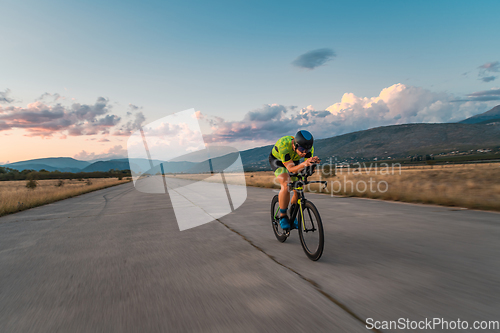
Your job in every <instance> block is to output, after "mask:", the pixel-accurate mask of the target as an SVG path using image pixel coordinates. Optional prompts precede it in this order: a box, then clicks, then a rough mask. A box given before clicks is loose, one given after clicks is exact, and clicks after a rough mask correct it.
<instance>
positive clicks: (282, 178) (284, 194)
mask: <svg viewBox="0 0 500 333" xmlns="http://www.w3.org/2000/svg"><path fill="white" fill-rule="evenodd" d="M284 169H285V170H286V168H284ZM277 178H278V181H279V183H280V185H281V190H280V193H279V195H278V199H279V203H280V209H287V208H288V203H289V202H290V192H288V183H289V182H290V175H289V174H288V170H287V171H284V172H283V173H281V174H279V175H278V176H277ZM285 215H286V214H281V216H285Z"/></svg>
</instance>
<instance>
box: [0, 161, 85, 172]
mask: <svg viewBox="0 0 500 333" xmlns="http://www.w3.org/2000/svg"><path fill="white" fill-rule="evenodd" d="M4 166H5V167H7V168H11V169H15V170H18V171H23V170H26V169H28V170H35V171H40V170H46V171H61V172H80V171H81V169H77V168H61V167H53V166H49V165H46V164H36V163H27V164H15V165H11V164H7V165H4Z"/></svg>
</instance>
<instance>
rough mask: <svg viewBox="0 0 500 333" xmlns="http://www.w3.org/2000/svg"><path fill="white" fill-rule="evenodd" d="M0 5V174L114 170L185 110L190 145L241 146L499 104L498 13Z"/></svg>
mask: <svg viewBox="0 0 500 333" xmlns="http://www.w3.org/2000/svg"><path fill="white" fill-rule="evenodd" d="M0 6H1V8H2V13H3V15H2V19H1V20H0V31H1V32H2V33H1V34H0V48H1V52H0V164H5V163H8V162H15V161H21V160H28V159H34V158H44V157H62V156H67V157H73V158H76V159H81V160H92V159H97V158H110V157H118V156H122V157H124V156H127V140H128V138H129V137H130V135H132V134H133V133H134V132H135V131H137V130H138V129H140V128H142V127H143V126H145V125H146V124H148V123H151V122H154V121H156V120H158V119H161V118H162V117H165V116H167V115H171V114H173V113H175V112H179V111H183V110H187V109H191V108H194V109H195V110H196V117H197V119H198V121H199V123H200V127H201V130H202V132H203V138H204V140H205V142H207V143H210V144H214V145H230V146H234V147H236V148H238V149H248V148H252V147H257V146H262V145H266V144H270V143H274V142H275V141H276V140H277V139H278V138H279V137H281V136H283V135H293V134H294V133H295V132H296V131H297V130H298V129H306V130H309V131H311V133H313V135H314V137H315V138H326V137H332V136H335V135H340V134H344V133H348V132H352V131H358V130H364V129H368V128H373V127H378V126H386V125H392V124H402V123H415V122H428V123H433V122H455V121H460V120H462V119H465V118H466V117H469V116H472V115H475V114H478V113H482V112H484V111H487V110H489V109H491V108H492V107H494V106H496V105H498V104H500V43H498V40H500V22H499V21H498V14H497V13H498V12H499V10H500V2H498V1H479V2H475V3H472V2H468V1H418V2H414V3H410V2H402V1H401V2H396V1H391V2H389V1H309V2H307V3H306V2H298V1H272V2H269V1H252V2H235V1H210V2H207V1H182V2H169V1H141V2H139V1H106V2H98V1H85V2H75V1H50V0H49V1H43V2H40V1H29V0H27V1H10V0H4V1H2V4H1V5H0Z"/></svg>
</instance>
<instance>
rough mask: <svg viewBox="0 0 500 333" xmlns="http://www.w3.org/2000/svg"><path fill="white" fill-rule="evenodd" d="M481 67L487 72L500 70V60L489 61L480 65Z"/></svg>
mask: <svg viewBox="0 0 500 333" xmlns="http://www.w3.org/2000/svg"><path fill="white" fill-rule="evenodd" d="M479 68H481V69H483V70H484V71H487V72H500V62H498V61H494V62H487V63H485V64H484V65H481V66H479Z"/></svg>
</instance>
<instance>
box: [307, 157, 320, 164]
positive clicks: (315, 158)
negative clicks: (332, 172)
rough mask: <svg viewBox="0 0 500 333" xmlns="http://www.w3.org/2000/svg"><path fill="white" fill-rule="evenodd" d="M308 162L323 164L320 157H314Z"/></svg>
mask: <svg viewBox="0 0 500 333" xmlns="http://www.w3.org/2000/svg"><path fill="white" fill-rule="evenodd" d="M308 160H309V161H311V163H319V162H321V161H320V159H319V157H318V156H313V157H311V158H310V159H308Z"/></svg>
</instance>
